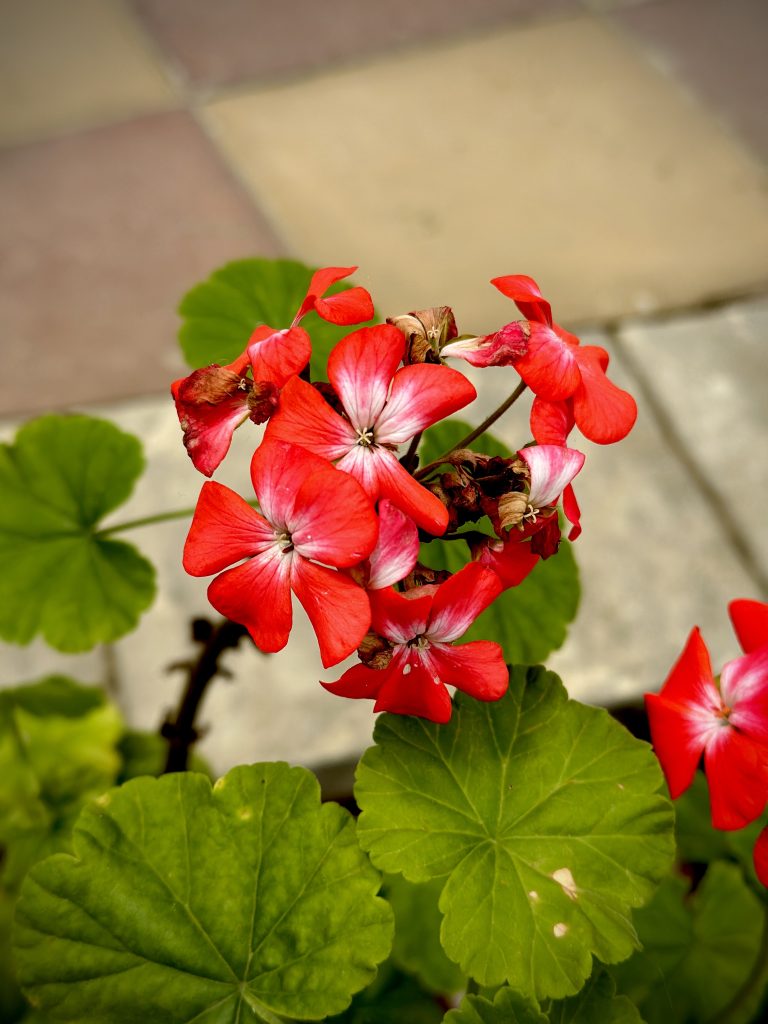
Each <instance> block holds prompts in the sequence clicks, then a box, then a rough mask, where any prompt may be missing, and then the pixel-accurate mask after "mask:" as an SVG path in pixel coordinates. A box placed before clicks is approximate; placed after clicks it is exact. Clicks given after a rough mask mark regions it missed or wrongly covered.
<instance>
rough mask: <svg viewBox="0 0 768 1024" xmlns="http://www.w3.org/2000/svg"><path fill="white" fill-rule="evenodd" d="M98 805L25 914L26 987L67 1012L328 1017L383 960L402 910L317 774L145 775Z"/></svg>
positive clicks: (162, 1019) (20, 914) (22, 954)
mask: <svg viewBox="0 0 768 1024" xmlns="http://www.w3.org/2000/svg"><path fill="white" fill-rule="evenodd" d="M99 804H100V806H96V807H91V808H86V810H85V811H84V812H83V814H82V816H81V817H80V820H79V822H78V824H77V825H76V827H75V831H74V836H73V846H74V856H67V855H61V854H60V855H57V856H54V857H51V858H49V859H48V860H45V861H43V862H41V863H40V864H38V865H36V866H35V867H34V868H33V869H32V871H31V872H30V874H29V875H28V876H27V879H26V880H25V882H24V885H23V887H22V895H21V899H20V901H19V906H18V910H17V916H16V922H17V927H16V933H15V936H16V938H15V941H16V957H17V961H18V965H19V976H20V979H21V983H22V987H23V988H24V990H25V992H26V994H27V996H28V997H29V998H30V1001H31V1002H32V1003H33V1005H35V1006H39V1007H40V1008H42V1009H43V1010H46V1011H48V1012H51V1013H52V1014H53V1015H54V1016H56V1018H57V1019H60V1020H68V1021H78V1022H83V1024H87V1022H89V1021H93V1022H96V1021H98V1022H102V1021H106V1020H109V1021H110V1024H128V1022H131V1024H134V1022H135V1024H139V1022H145V1021H147V1020H151V1021H152V1024H171V1022H173V1024H177V1022H178V1024H180V1022H182V1021H190V1020H192V1019H195V1020H200V1021H203V1020H205V1021H210V1022H214V1021H215V1022H216V1024H225V1022H226V1024H230V1022H231V1024H235V1022H238V1024H244V1022H245V1021H267V1022H274V1021H275V1020H276V1019H277V1018H276V1016H275V1015H276V1014H285V1015H288V1016H289V1017H299V1018H306V1019H312V1020H317V1019H320V1018H322V1017H324V1016H326V1015H328V1014H331V1013H338V1012H340V1011H341V1010H343V1009H344V1008H345V1007H346V1006H347V1005H348V1004H349V1001H350V999H351V997H352V994H353V993H354V992H356V991H358V990H359V989H361V988H362V987H363V986H365V985H366V984H367V983H368V982H369V981H370V980H371V978H372V977H373V975H374V974H375V964H377V963H378V962H379V961H381V960H382V959H384V957H385V956H386V955H387V953H388V951H389V947H390V943H391V936H392V912H391V910H390V908H389V906H388V905H387V904H386V902H385V901H384V900H382V899H380V898H379V897H377V896H376V895H375V893H376V891H377V889H378V887H379V881H380V880H379V876H378V874H377V872H376V871H374V869H373V868H372V867H371V865H370V863H369V862H368V859H367V858H366V857H365V855H364V854H363V853H362V851H361V850H360V847H359V845H358V843H357V840H356V837H355V823H354V819H353V818H352V817H351V815H350V814H349V813H348V812H347V811H344V810H343V809H342V808H341V807H339V806H338V805H336V804H324V805H322V806H321V804H320V789H319V786H318V784H317V780H316V779H315V777H314V776H313V775H312V774H311V773H310V772H308V771H306V770H305V769H303V768H289V767H288V765H286V764H260V765H251V766H248V767H241V768H235V769H233V770H232V771H231V772H229V773H228V774H227V775H226V776H224V778H223V779H220V780H219V781H218V782H217V783H216V785H215V787H213V788H212V787H211V784H210V782H209V780H208V779H207V778H206V777H205V776H202V775H197V774H193V773H179V774H175V775H166V776H163V777H162V778H160V779H151V778H141V779H133V780H131V781H130V782H127V783H125V785H123V786H122V787H120V788H119V789H116V790H112V791H110V793H109V794H107V795H106V796H105V797H103V798H102V799H101V800H100V801H99Z"/></svg>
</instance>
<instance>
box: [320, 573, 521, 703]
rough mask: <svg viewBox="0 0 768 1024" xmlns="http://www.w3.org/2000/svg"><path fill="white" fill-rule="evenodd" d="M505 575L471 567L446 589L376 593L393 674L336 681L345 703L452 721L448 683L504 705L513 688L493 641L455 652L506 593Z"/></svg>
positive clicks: (354, 671) (376, 622) (363, 669)
mask: <svg viewBox="0 0 768 1024" xmlns="http://www.w3.org/2000/svg"><path fill="white" fill-rule="evenodd" d="M501 589H502V588H501V582H500V580H499V578H498V576H497V575H496V574H495V573H493V572H491V571H490V570H489V569H484V568H483V567H482V566H480V565H477V564H476V563H475V562H470V564H469V565H466V566H464V568H463V569H461V570H460V571H459V572H457V573H456V574H455V575H454V576H451V577H450V579H448V580H446V582H445V583H441V584H439V585H429V586H424V587H415V588H414V589H413V590H408V591H406V592H405V593H403V594H399V593H397V592H396V591H394V590H376V591H372V592H371V593H370V598H371V614H372V618H371V627H372V629H373V630H374V632H375V633H377V634H378V635H379V637H381V638H382V639H383V640H384V641H385V642H386V646H387V647H388V648H389V655H390V660H389V664H388V665H387V666H386V668H379V669H375V668H368V667H367V666H365V665H355V666H354V667H353V668H350V669H348V670H347V671H346V672H345V673H344V675H343V676H342V677H341V678H340V679H339V680H338V681H337V682H335V683H322V685H323V686H324V687H325V689H326V690H328V691H329V692H330V693H335V694H337V695H338V696H341V697H367V698H369V699H371V700H375V701H376V703H375V705H374V708H373V710H374V711H392V712H394V713H395V714H398V715H419V716H420V717H421V718H428V719H430V720H431V721H433V722H447V721H448V719H449V718H450V717H451V698H450V694H449V693H448V690H447V689H446V684H447V685H448V686H455V687H457V689H459V690H463V691H464V692H465V693H468V694H469V695H470V696H471V697H476V698H477V699H478V700H487V701H490V700H498V699H499V698H500V697H502V696H503V695H504V693H505V692H506V690H507V686H508V685H509V673H508V671H507V667H506V665H505V664H504V656H503V654H502V650H501V647H500V646H499V645H498V644H496V643H492V642H491V641H490V640H475V641H472V642H471V643H467V644H460V645H459V646H454V643H453V642H454V640H457V639H458V638H459V637H460V636H462V634H463V633H465V632H466V630H467V629H469V627H470V626H471V625H472V623H473V622H474V620H475V619H476V618H477V616H478V615H479V614H480V613H481V612H483V611H484V610H485V609H486V608H487V607H488V605H489V604H491V602H492V601H493V600H494V599H495V598H496V597H497V596H498V595H499V594H500V593H501Z"/></svg>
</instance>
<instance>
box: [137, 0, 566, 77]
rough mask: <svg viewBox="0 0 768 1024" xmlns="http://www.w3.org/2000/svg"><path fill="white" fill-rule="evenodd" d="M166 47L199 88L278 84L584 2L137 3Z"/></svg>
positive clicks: (223, 0) (195, 0)
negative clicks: (280, 79)
mask: <svg viewBox="0 0 768 1024" xmlns="http://www.w3.org/2000/svg"><path fill="white" fill-rule="evenodd" d="M133 4H134V7H135V8H136V10H137V11H138V12H139V13H140V14H141V16H142V17H143V18H144V19H145V22H146V24H147V26H148V27H149V28H150V29H151V30H152V31H153V32H154V34H155V35H156V37H157V39H158V40H159V41H160V43H161V45H162V46H163V47H164V48H165V49H166V51H167V52H168V53H169V54H172V55H173V57H174V58H175V59H176V60H177V61H178V62H179V64H180V65H181V67H182V68H183V69H184V71H185V73H186V75H187V76H188V77H189V79H190V80H191V81H192V82H193V83H194V84H196V85H198V86H212V85H225V84H233V83H235V82H242V81H247V80H271V79H272V77H273V76H274V75H281V74H292V73H297V72H301V71H304V70H307V69H310V68H319V67H325V66H326V65H328V64H332V63H334V62H336V61H340V60H358V59H359V58H360V57H363V56H366V55H368V54H371V53H377V52H381V51H385V50H387V49H389V48H391V47H398V46H403V45H406V46H417V45H419V44H420V43H425V44H429V43H430V42H431V41H433V40H435V39H440V38H444V37H447V36H450V35H451V34H453V33H456V32H462V31H466V30H470V29H477V28H485V27H487V26H489V25H492V24H497V23H501V22H503V21H505V20H511V19H515V18H518V17H522V18H526V17H532V16H536V17H540V16H542V15H549V14H552V13H556V12H559V11H563V10H570V9H572V8H574V7H575V6H576V0H473V2H472V3H446V2H445V0H420V2H419V3H412V2H411V0H382V2H379V3H362V4H361V3H359V2H358V0H324V2H323V3H322V4H318V3H317V2H316V0H293V2H292V3H290V4H277V3H270V4H255V3H254V2H253V0H219V2H218V3H216V4H212V3H210V0H133Z"/></svg>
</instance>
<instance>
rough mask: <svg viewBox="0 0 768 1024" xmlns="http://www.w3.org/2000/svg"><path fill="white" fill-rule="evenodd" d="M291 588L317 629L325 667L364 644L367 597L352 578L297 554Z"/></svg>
mask: <svg viewBox="0 0 768 1024" xmlns="http://www.w3.org/2000/svg"><path fill="white" fill-rule="evenodd" d="M291 586H292V587H293V591H294V593H295V594H296V596H297V597H298V599H299V601H301V604H302V606H303V607H304V611H305V612H306V613H307V615H308V616H309V621H310V622H311V623H312V626H313V628H314V630H315V634H316V636H317V642H318V644H319V646H320V658H321V660H322V662H323V665H324V667H325V668H328V666H329V665H337V664H338V663H339V662H340V661H343V660H344V658H346V657H348V656H349V655H350V654H352V652H353V651H354V650H356V649H357V648H358V647H359V646H360V644H361V643H362V642H363V637H364V636H365V634H366V633H367V632H368V628H369V626H370V624H371V608H370V605H369V603H368V595H367V594H366V592H365V591H364V590H363V589H362V587H359V586H358V585H357V584H356V583H354V582H353V581H352V580H351V579H350V578H349V576H345V575H344V574H343V573H340V572H337V571H336V570H334V569H327V568H326V567H325V566H323V565H315V563H314V562H308V561H307V560H306V558H302V557H301V555H297V556H296V557H295V558H294V560H293V566H292V573H291Z"/></svg>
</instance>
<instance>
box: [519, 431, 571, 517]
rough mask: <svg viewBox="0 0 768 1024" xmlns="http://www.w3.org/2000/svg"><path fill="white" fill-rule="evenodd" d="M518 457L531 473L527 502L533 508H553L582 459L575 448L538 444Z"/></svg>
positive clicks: (520, 453)
mask: <svg viewBox="0 0 768 1024" xmlns="http://www.w3.org/2000/svg"><path fill="white" fill-rule="evenodd" d="M517 454H518V456H519V457H520V458H521V459H522V460H523V461H524V462H525V463H526V465H527V466H528V469H529V470H530V472H531V491H530V497H529V501H530V503H531V505H533V507H534V508H546V506H547V505H555V504H556V503H557V500H558V498H559V497H560V495H561V494H562V493H563V491H564V489H565V488H566V486H567V485H568V484H569V483H570V482H571V480H573V478H574V477H575V476H576V474H577V473H578V472H579V470H580V469H581V467H582V466H583V465H584V458H585V456H584V455H583V454H582V452H577V451H576V449H575V448H563V447H561V446H559V445H556V444H538V445H532V446H531V447H530V448H522V449H521V450H520V451H519V452H518V453H517Z"/></svg>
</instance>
